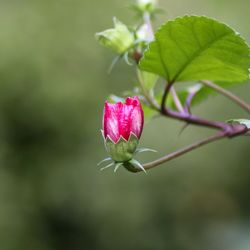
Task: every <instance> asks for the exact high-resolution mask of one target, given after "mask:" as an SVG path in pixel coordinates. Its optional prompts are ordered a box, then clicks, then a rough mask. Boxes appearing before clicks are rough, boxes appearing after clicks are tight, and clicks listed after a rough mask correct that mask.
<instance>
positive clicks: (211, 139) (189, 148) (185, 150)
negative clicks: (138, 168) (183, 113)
mask: <svg viewBox="0 0 250 250" xmlns="http://www.w3.org/2000/svg"><path fill="white" fill-rule="evenodd" d="M225 137H226V134H225V133H224V132H220V133H218V134H216V135H213V136H210V137H208V138H206V139H204V140H201V141H198V142H195V143H193V144H191V145H189V146H187V147H184V148H182V149H180V150H177V151H175V152H173V153H170V154H168V155H166V156H163V157H162V158H159V159H157V160H155V161H152V162H149V163H146V164H143V167H144V168H145V169H146V170H148V169H151V168H154V167H156V166H158V165H160V164H162V163H165V162H167V161H170V160H172V159H175V158H177V157H179V156H181V155H183V154H186V153H188V152H190V151H192V150H194V149H196V148H199V147H201V146H203V145H206V144H208V143H210V142H214V141H218V140H220V139H223V138H225Z"/></svg>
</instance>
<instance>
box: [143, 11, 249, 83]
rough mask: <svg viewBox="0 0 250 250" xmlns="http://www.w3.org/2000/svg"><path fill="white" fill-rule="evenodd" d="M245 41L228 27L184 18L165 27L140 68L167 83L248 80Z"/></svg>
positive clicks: (206, 20) (247, 52) (247, 59)
mask: <svg viewBox="0 0 250 250" xmlns="http://www.w3.org/2000/svg"><path fill="white" fill-rule="evenodd" d="M249 67H250V56H249V47H248V45H247V44H246V42H245V41H244V40H243V39H242V38H241V37H240V35H239V34H238V33H236V32H235V31H234V30H233V29H231V28H230V27H228V26H227V25H225V24H223V23H220V22H218V21H216V20H213V19H211V18H208V17H204V16H201V17H198V16H184V17H179V18H176V19H175V20H173V21H169V22H167V23H166V24H164V25H163V26H162V27H161V28H160V29H159V30H158V31H157V32H156V34H155V41H153V42H151V43H150V45H149V48H148V50H147V51H146V52H145V53H144V56H143V58H142V59H141V61H140V69H141V70H144V71H148V72H151V73H154V74H158V75H160V76H162V77H164V78H165V79H166V80H168V82H175V81H197V80H211V81H222V82H242V81H245V80H247V79H249V71H248V69H249Z"/></svg>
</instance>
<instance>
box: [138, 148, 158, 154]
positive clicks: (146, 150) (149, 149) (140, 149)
mask: <svg viewBox="0 0 250 250" xmlns="http://www.w3.org/2000/svg"><path fill="white" fill-rule="evenodd" d="M144 152H153V153H157V151H156V150H154V149H151V148H137V149H136V151H135V154H140V153H144Z"/></svg>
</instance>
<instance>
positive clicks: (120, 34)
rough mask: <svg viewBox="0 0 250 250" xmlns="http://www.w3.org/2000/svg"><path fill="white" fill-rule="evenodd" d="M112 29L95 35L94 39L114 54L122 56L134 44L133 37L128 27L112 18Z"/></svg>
mask: <svg viewBox="0 0 250 250" xmlns="http://www.w3.org/2000/svg"><path fill="white" fill-rule="evenodd" d="M114 26H115V27H114V28H113V29H108V30H105V31H103V32H99V33H97V34H96V38H97V39H98V41H99V42H100V44H102V45H103V46H105V47H107V48H110V49H111V50H113V51H114V52H115V53H118V54H124V53H125V52H126V51H127V50H128V49H129V48H130V47H131V46H132V45H133V43H134V35H133V34H132V33H131V32H130V31H129V29H128V27H127V26H126V25H125V24H123V23H122V22H120V21H119V20H118V19H116V18H114Z"/></svg>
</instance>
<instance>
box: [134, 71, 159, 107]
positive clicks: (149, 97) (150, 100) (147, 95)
mask: <svg viewBox="0 0 250 250" xmlns="http://www.w3.org/2000/svg"><path fill="white" fill-rule="evenodd" d="M137 76H138V80H139V83H140V86H141V89H142V92H143V94H144V97H145V98H146V100H147V102H148V103H149V104H150V106H151V108H153V109H155V110H157V111H160V106H159V104H158V103H157V102H156V100H155V99H154V98H153V96H152V95H150V93H149V92H148V91H147V90H146V89H145V86H144V81H143V79H142V75H141V72H140V70H139V69H137Z"/></svg>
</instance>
